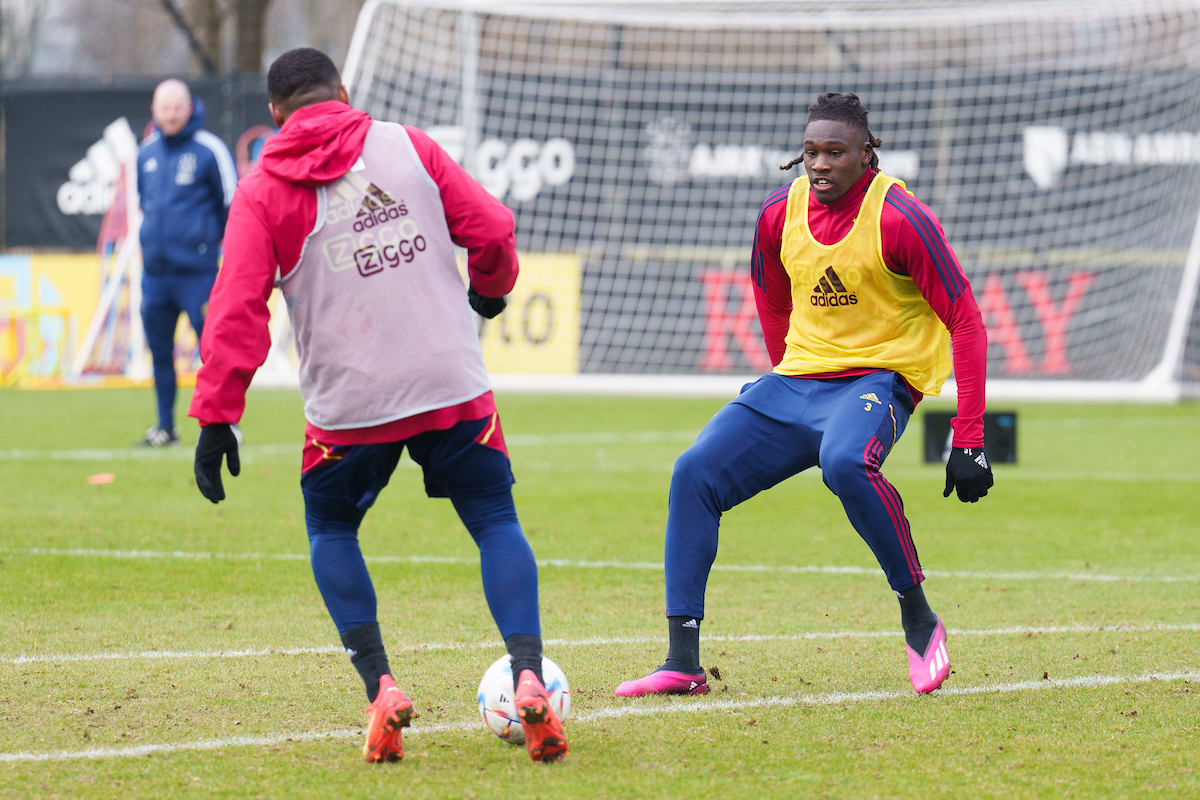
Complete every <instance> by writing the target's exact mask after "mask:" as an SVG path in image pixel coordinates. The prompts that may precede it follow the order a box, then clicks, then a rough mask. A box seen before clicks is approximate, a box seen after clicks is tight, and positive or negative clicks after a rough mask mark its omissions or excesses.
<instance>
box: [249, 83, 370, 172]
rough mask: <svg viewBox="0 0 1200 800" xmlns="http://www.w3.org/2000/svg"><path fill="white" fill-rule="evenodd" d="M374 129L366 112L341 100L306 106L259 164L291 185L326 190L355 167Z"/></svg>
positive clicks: (265, 150)
mask: <svg viewBox="0 0 1200 800" xmlns="http://www.w3.org/2000/svg"><path fill="white" fill-rule="evenodd" d="M370 127H371V118H370V117H369V116H367V113H366V112H365V111H359V110H358V109H356V108H351V107H350V106H348V105H346V104H345V103H342V102H340V101H338V100H326V101H325V102H323V103H315V104H313V105H311V106H305V107H304V108H301V109H298V110H297V111H295V112H294V113H293V114H292V115H291V116H290V117H288V121H287V122H285V123H284V124H283V128H282V130H280V131H279V133H277V134H275V135H274V136H272V137H271V138H270V139H268V140H267V143H266V144H265V145H263V149H262V157H261V158H260V160H259V164H260V165H261V166H262V168H263V169H264V170H265V171H266V172H268V173H269V174H271V175H274V176H275V177H277V178H281V179H283V180H285V181H287V182H288V183H298V184H300V185H302V186H323V185H324V184H327V183H330V182H332V181H335V180H337V179H338V178H340V177H342V176H343V175H345V174H346V173H347V172H349V171H350V167H352V166H354V162H355V161H357V160H358V157H359V156H360V155H362V149H363V140H364V139H366V138H367V129H368V128H370Z"/></svg>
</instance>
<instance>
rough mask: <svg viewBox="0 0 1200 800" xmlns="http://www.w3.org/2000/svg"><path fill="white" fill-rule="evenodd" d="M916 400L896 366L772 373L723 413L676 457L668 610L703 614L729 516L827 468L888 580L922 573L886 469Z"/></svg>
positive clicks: (903, 584) (907, 582) (916, 579)
mask: <svg viewBox="0 0 1200 800" xmlns="http://www.w3.org/2000/svg"><path fill="white" fill-rule="evenodd" d="M911 408H912V398H911V397H910V396H909V394H908V389H907V388H906V387H905V384H904V380H903V379H902V378H901V377H900V376H899V375H897V374H896V373H893V372H873V373H870V374H868V375H863V376H858V377H849V378H833V379H828V380H817V379H813V378H794V377H787V376H784V375H776V374H774V373H772V374H769V375H764V376H763V377H762V378H760V379H758V380H757V381H755V382H754V383H752V384H749V385H748V386H746V387H745V388H743V390H742V394H741V395H739V396H738V397H737V398H735V399H734V400H732V401H731V402H730V403H729V404H728V405H726V406H725V407H724V408H722V409H721V410H720V411H719V412H717V414H716V416H714V417H713V418H712V420H710V421H709V423H708V425H706V426H705V427H704V430H703V431H701V432H700V435H699V436H698V437H697V438H696V442H695V444H693V445H692V446H691V447H690V448H688V450H687V451H686V452H685V453H684V454H683V455H681V456H680V457H679V459H678V460H677V461H676V462H675V470H674V473H673V474H672V476H671V497H670V501H669V510H668V513H667V538H666V579H667V616H676V615H687V616H692V617H697V618H703V617H704V591H705V587H706V586H707V584H708V573H709V571H710V570H711V569H712V564H713V560H714V559H715V558H716V557H717V527H718V525H719V524H720V520H721V514H722V513H723V512H725V511H728V510H729V509H731V508H733V507H734V506H736V505H737V504H738V503H741V502H742V501H744V500H748V499H750V498H751V497H753V496H754V495H756V494H758V493H759V492H761V491H762V490H763V489H769V488H770V487H772V486H774V485H775V484H777V483H779V482H780V481H783V480H785V479H787V478H790V477H791V476H793V475H795V474H797V473H799V472H802V471H804V470H806V469H808V468H809V467H812V466H818V465H819V466H820V467H821V472H822V475H823V476H824V481H825V485H826V486H828V487H829V489H830V490H831V491H832V492H833V493H834V494H835V495H837V496H838V499H840V500H841V501H842V505H843V506H844V507H845V509H846V515H847V516H848V517H849V518H850V523H851V524H852V525H853V526H854V529H855V530H857V531H858V533H859V535H860V536H862V538H863V539H864V540H865V541H866V542H867V544H868V545H869V546H870V547H871V550H872V551H873V552H874V553H875V557H876V558H877V559H878V560H879V565H880V566H881V567H883V571H884V573H886V575H887V579H888V583H889V584H891V587H892V588H893V589H895V590H896V591H900V592H902V591H904V590H906V589H910V588H912V587H913V586H914V585H916V584H918V583H920V582H921V581H922V580H924V575H923V574H922V573H921V564H920V562H919V561H918V560H917V549H916V547H915V546H914V545H913V541H912V535H911V532H910V531H909V527H908V520H907V519H906V518H905V516H904V503H903V501H901V499H900V494H899V493H898V492H897V491H896V489H895V487H893V486H892V485H891V483H889V482H888V481H887V479H886V478H884V477H883V475H882V474H881V473H880V471H879V469H880V467H881V466H882V465H883V461H884V459H885V458H887V455H888V453H889V452H890V451H891V449H892V447H893V446H894V445H895V444H896V442H897V441H898V440H899V439H900V436H901V434H903V433H904V428H905V426H906V425H907V424H908V418H909V415H910V414H911Z"/></svg>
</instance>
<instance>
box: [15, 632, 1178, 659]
mask: <svg viewBox="0 0 1200 800" xmlns="http://www.w3.org/2000/svg"><path fill="white" fill-rule="evenodd" d="M946 632H947V633H948V634H950V635H952V636H1035V635H1041V634H1056V633H1067V634H1075V633H1173V632H1192V633H1196V632H1200V623H1197V624H1191V623H1153V624H1149V625H1136V624H1129V623H1118V624H1116V625H1050V626H1020V625H1019V626H1016V627H1009V628H950V629H948V630H947V631H946ZM903 635H904V633H903V631H809V632H806V633H767V634H758V633H747V634H741V635H738V636H720V635H716V636H701V637H700V640H701V641H703V642H705V643H706V644H713V643H719V642H799V641H809V640H813V639H818V640H830V639H889V638H892V639H895V638H900V637H901V636H903ZM666 641H667V640H666V637H663V636H618V637H591V638H587V639H546V640H545V641H544V642H543V644H544V645H545V646H546V647H564V648H565V647H599V646H608V645H615V644H655V643H662V642H666ZM502 646H503V643H502V642H496V641H487V642H424V643H422V644H410V645H401V646H399V647H392V648H391V650H392V651H393V652H412V651H430V650H487V649H500V648H501V647H502ZM342 652H344V650H343V648H341V647H337V646H333V645H329V646H325V647H263V648H253V649H246V650H145V651H142V652H140V653H60V654H47V655H32V656H8V657H0V664H45V663H53V664H65V663H68V662H72V661H155V660H164V659H166V660H172V659H174V660H184V659H205V658H255V657H260V656H295V655H310V654H317V655H325V654H329V653H342Z"/></svg>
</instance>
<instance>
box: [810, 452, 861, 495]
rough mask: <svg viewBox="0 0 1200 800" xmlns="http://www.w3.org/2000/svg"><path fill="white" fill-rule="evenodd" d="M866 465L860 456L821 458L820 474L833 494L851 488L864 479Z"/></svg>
mask: <svg viewBox="0 0 1200 800" xmlns="http://www.w3.org/2000/svg"><path fill="white" fill-rule="evenodd" d="M866 474H867V467H866V464H865V463H864V462H863V460H862V459H861V458H855V457H853V456H848V455H839V456H834V457H832V458H825V459H822V460H821V476H822V477H823V478H824V480H825V485H826V486H828V487H829V488H830V489H831V490H832V491H833V493H834V494H839V495H840V494H842V493H843V492H846V491H851V490H853V488H854V487H856V486H857V485H859V484H860V483H861V482H862V481H863V480H865V479H866Z"/></svg>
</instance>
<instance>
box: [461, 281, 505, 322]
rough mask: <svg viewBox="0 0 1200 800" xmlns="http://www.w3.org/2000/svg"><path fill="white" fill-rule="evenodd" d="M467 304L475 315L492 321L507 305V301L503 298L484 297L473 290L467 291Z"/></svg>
mask: <svg viewBox="0 0 1200 800" xmlns="http://www.w3.org/2000/svg"><path fill="white" fill-rule="evenodd" d="M467 302H469V303H470V304H471V308H473V309H475V313H476V314H478V315H479V316H481V317H483V318H484V319H492V318H493V317H495V316H496V315H498V314H499V313H500V312H501V311H503V310H504V307H505V306H507V305H508V301H507V300H505V299H504V298H503V297H484V296H483V295H481V294H480V293H479V292H477V291H475V289H474V288H468V289H467Z"/></svg>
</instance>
